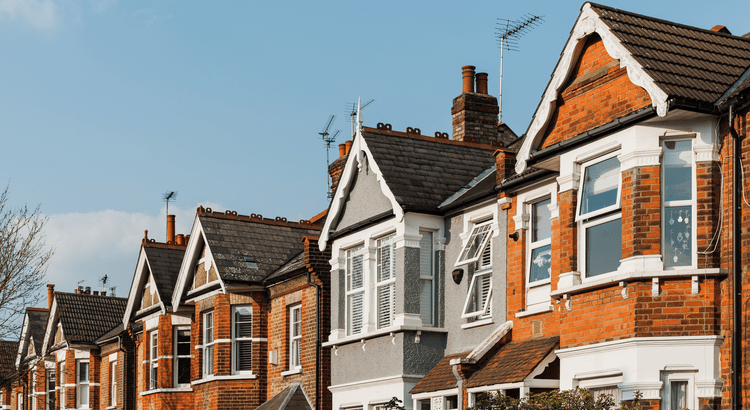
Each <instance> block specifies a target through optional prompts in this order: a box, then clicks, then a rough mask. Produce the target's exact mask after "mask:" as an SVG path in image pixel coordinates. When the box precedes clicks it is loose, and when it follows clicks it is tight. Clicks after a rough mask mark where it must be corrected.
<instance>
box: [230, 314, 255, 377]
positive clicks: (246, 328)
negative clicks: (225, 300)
mask: <svg viewBox="0 0 750 410" xmlns="http://www.w3.org/2000/svg"><path fill="white" fill-rule="evenodd" d="M233 321H234V359H235V360H234V370H235V371H251V370H252V358H253V342H252V337H253V310H252V307H250V306H238V307H235V308H234V316H233Z"/></svg>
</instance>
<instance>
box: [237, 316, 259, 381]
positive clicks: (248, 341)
mask: <svg viewBox="0 0 750 410" xmlns="http://www.w3.org/2000/svg"><path fill="white" fill-rule="evenodd" d="M240 309H249V310H250V334H249V335H244V336H242V335H238V334H237V322H236V313H237V311H239V310H240ZM254 313H255V312H253V305H235V306H232V374H253V369H252V368H253V366H252V365H253V319H254V317H253V316H254ZM243 323H247V322H246V321H245V322H243ZM248 345H249V346H250V369H242V370H241V369H239V368H238V361H239V351H240V346H248Z"/></svg>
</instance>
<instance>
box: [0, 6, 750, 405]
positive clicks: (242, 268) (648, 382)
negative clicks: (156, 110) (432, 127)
mask: <svg viewBox="0 0 750 410" xmlns="http://www.w3.org/2000/svg"><path fill="white" fill-rule="evenodd" d="M462 70H463V71H462V92H461V94H460V95H459V96H458V97H456V98H455V99H454V100H453V105H452V110H451V114H452V118H453V130H452V136H449V135H448V133H443V132H436V133H435V134H434V136H427V135H422V132H421V130H420V129H419V128H408V129H406V130H405V132H402V131H397V130H393V129H392V127H391V125H389V124H387V123H378V124H377V126H376V127H374V128H372V127H365V126H363V120H362V117H361V114H360V115H358V125H357V129H356V133H355V135H354V136H353V138H352V140H351V141H348V142H347V143H346V144H342V145H341V146H340V147H339V148H340V156H339V158H338V159H337V160H336V161H334V162H333V163H332V164H331V165H330V167H329V172H330V174H331V179H332V186H333V198H332V201H331V203H330V205H329V207H328V209H327V210H325V211H323V212H322V213H320V214H318V215H317V216H315V217H312V218H310V219H309V220H303V221H299V222H292V221H288V220H286V219H285V218H281V217H277V218H265V217H263V216H261V215H256V214H250V215H249V216H246V215H242V214H238V213H237V212H233V211H226V212H214V211H212V210H211V209H204V208H202V207H199V208H198V210H197V213H196V216H195V220H194V222H193V227H192V230H191V232H190V233H189V235H177V234H175V232H174V219H173V217H168V219H169V220H168V235H167V236H168V237H167V242H166V243H158V242H155V241H154V240H153V239H149V238H148V236H147V235H146V236H145V237H144V239H143V241H142V243H141V250H140V256H139V258H138V260H137V264H136V269H135V274H134V277H133V280H132V286H131V288H130V293H129V295H128V298H117V297H112V296H109V295H106V294H104V293H103V292H102V293H99V292H96V291H94V292H91V291H90V289H88V288H86V289H82V288H79V289H74V291H73V292H71V293H68V292H66V291H68V290H73V289H63V291H60V290H59V289H57V290H56V289H55V288H54V286H53V285H49V289H48V290H49V292H48V296H49V297H48V302H49V303H48V306H47V308H44V309H42V308H31V307H30V308H28V310H27V311H26V316H25V320H24V326H23V331H22V334H21V335H20V339H19V340H18V341H12V342H2V343H0V355H2V356H0V360H1V361H0V366H2V369H0V371H3V372H4V373H5V374H6V375H10V376H9V377H4V378H3V379H2V380H5V384H4V385H2V386H0V404H1V405H2V406H1V408H2V409H12V410H21V409H24V410H30V409H33V410H46V409H80V408H90V409H102V410H103V409H139V410H140V409H144V410H145V409H149V410H151V409H154V410H155V409H236V408H248V409H256V408H257V409H261V410H270V409H273V410H275V409H279V410H281V409H286V408H289V409H320V410H331V409H333V410H379V409H382V408H383V407H384V405H385V404H386V403H387V402H388V401H389V400H390V399H391V398H392V397H397V398H399V399H402V400H404V406H405V407H406V408H407V409H409V410H453V409H465V408H467V407H471V406H473V405H474V404H475V402H476V400H477V398H478V397H481V395H483V394H486V393H487V392H500V393H502V394H505V395H509V396H513V397H523V396H525V395H526V394H527V393H536V392H543V391H549V390H553V389H573V388H586V389H589V390H590V391H592V392H594V393H595V394H611V395H612V396H613V397H614V399H615V400H616V401H618V402H619V401H628V400H633V399H634V398H635V397H636V395H637V394H640V395H641V397H642V401H641V403H642V404H643V405H644V406H645V407H646V408H651V409H664V410H677V409H682V408H688V409H693V410H698V409H701V410H708V409H730V408H731V409H737V408H741V407H742V406H743V405H744V404H750V397H748V395H747V394H746V393H745V392H746V391H750V370H748V369H750V360H749V358H750V355H749V352H750V347H748V346H747V343H748V340H750V339H749V338H748V337H747V334H748V330H749V327H750V321H749V320H748V319H750V309H748V306H749V305H750V304H749V303H748V301H750V280H749V278H750V275H748V272H747V266H748V264H749V262H750V260H748V258H749V256H748V252H747V251H748V249H749V248H750V203H748V201H747V199H746V196H747V195H746V191H747V190H748V189H750V187H747V186H746V185H747V184H748V182H747V180H746V178H745V177H744V175H745V170H747V172H750V166H749V165H750V142H748V141H750V139H748V138H747V134H748V131H750V126H749V125H748V119H750V35H744V36H737V35H733V34H732V33H731V32H730V31H729V30H728V29H727V28H726V27H723V26H715V27H713V28H711V29H703V28H696V27H690V26H685V25H681V24H678V23H673V22H669V21H665V20H660V19H656V18H652V17H647V16H643V15H638V14H634V13H630V12H626V11H622V10H617V9H613V8H609V7H606V6H602V5H597V4H593V3H586V4H584V5H583V7H582V8H581V12H580V15H579V17H578V19H577V20H576V21H575V23H574V25H573V28H572V30H571V32H570V36H569V38H568V40H567V42H566V44H565V47H564V49H563V50H562V53H561V55H560V59H559V61H558V63H557V65H556V67H555V69H554V71H553V72H552V75H551V78H550V81H549V83H548V85H547V88H546V89H545V91H544V93H543V95H542V97H541V100H540V102H539V105H538V107H537V109H536V111H535V113H534V115H533V119H532V122H531V124H530V125H529V127H528V129H527V130H526V132H525V133H524V134H523V135H522V136H521V137H517V136H516V134H514V132H513V131H512V130H510V129H509V128H508V127H507V126H506V125H505V124H503V123H498V113H499V108H498V102H497V99H496V98H495V97H493V96H491V95H489V93H488V91H487V74H486V73H477V72H476V71H475V67H473V66H465V67H463V69H462ZM456 80H458V78H456ZM455 85H456V86H457V85H458V81H456V84H455ZM745 162H748V164H745ZM748 175H750V174H748ZM314 213H315V212H311V214H314Z"/></svg>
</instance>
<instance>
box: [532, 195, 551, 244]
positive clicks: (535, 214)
mask: <svg viewBox="0 0 750 410" xmlns="http://www.w3.org/2000/svg"><path fill="white" fill-rule="evenodd" d="M550 204H552V200H550V199H547V200H545V201H542V202H537V203H535V204H534V205H532V207H531V218H532V221H531V241H532V242H536V241H539V240H542V239H547V238H549V237H550V236H551V235H552V221H550V217H551V216H552V214H551V213H550V211H549V208H548V206H549V205H550Z"/></svg>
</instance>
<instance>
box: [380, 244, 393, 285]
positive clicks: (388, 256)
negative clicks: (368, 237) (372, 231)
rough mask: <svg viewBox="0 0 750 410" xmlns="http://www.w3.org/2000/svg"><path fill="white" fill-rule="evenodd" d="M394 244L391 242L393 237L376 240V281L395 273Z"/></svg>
mask: <svg viewBox="0 0 750 410" xmlns="http://www.w3.org/2000/svg"><path fill="white" fill-rule="evenodd" d="M395 251H396V244H395V243H393V237H392V236H389V237H387V238H383V239H379V240H378V262H377V270H378V276H377V277H378V282H382V281H384V280H388V279H390V278H392V277H393V275H394V274H395V272H394V270H395V269H394V268H395V265H396V263H395V262H396V255H395Z"/></svg>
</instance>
